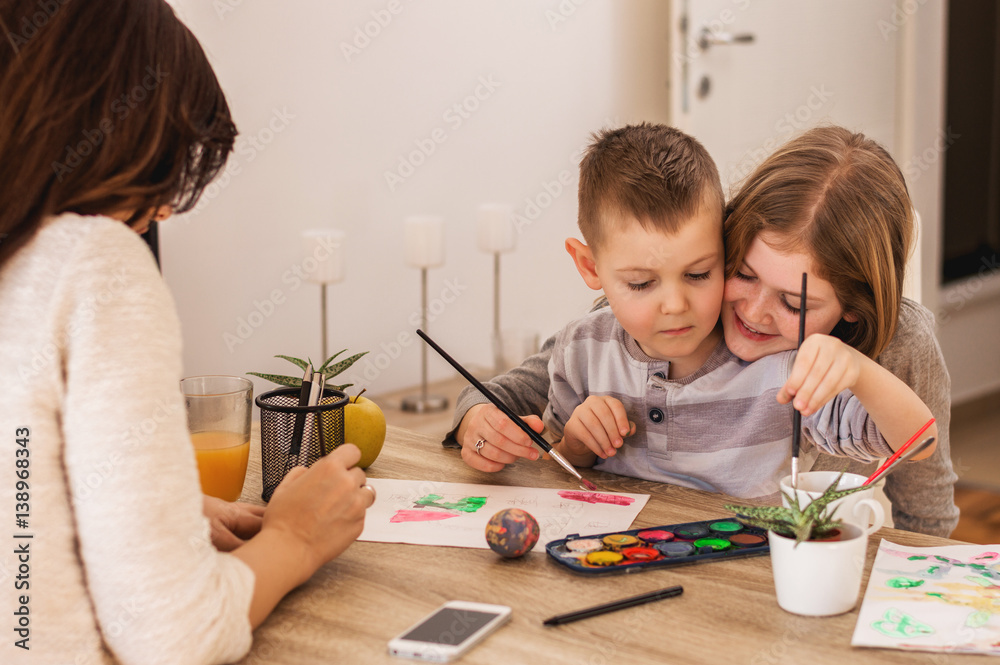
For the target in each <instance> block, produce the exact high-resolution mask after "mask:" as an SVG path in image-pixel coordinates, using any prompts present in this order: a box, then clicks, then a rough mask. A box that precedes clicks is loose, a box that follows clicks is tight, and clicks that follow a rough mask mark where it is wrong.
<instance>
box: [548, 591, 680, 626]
mask: <svg viewBox="0 0 1000 665" xmlns="http://www.w3.org/2000/svg"><path fill="white" fill-rule="evenodd" d="M682 593H684V587H682V586H672V587H668V588H666V589H660V590H659V591H650V592H649V593H644V594H642V595H639V596H632V597H631V598H622V599H621V600H615V601H612V602H610V603H605V604H604V605H598V606H596V607H589V608H587V609H585V610H577V611H576V612H570V613H568V614H560V615H558V616H554V617H551V618H549V619H546V620H545V621H543V622H542V623H543V624H545V625H546V626H558V625H560V624H563V623H569V622H570V621H579V620H580V619H589V618H590V617H596V616H600V615H601V614H607V613H608V612H615V611H617V610H624V609H626V608H628V607H635V606H637V605H643V604H645V603H651V602H653V601H656V600H663V599H664V598H673V597H674V596H679V595H681V594H682Z"/></svg>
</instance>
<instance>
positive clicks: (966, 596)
mask: <svg viewBox="0 0 1000 665" xmlns="http://www.w3.org/2000/svg"><path fill="white" fill-rule="evenodd" d="M851 644H852V645H854V646H868V647H888V648H893V649H906V650H913V651H940V652H945V653H981V654H990V655H994V656H1000V545H948V546H945V547H907V546H903V545H896V544H895V543H891V542H889V541H888V540H884V539H883V540H882V542H881V543H880V544H879V548H878V553H877V554H876V556H875V562H874V563H873V564H872V574H871V577H870V578H869V579H868V589H867V590H866V591H865V598H864V601H863V602H862V604H861V611H860V612H859V614H858V623H857V626H856V627H855V629H854V637H853V638H852V639H851Z"/></svg>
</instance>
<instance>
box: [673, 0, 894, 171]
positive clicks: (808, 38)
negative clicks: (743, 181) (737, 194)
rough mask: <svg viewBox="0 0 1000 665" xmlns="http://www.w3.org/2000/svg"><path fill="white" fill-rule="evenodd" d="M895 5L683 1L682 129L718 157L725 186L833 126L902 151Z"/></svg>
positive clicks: (859, 0)
mask: <svg viewBox="0 0 1000 665" xmlns="http://www.w3.org/2000/svg"><path fill="white" fill-rule="evenodd" d="M893 5H894V2H892V0H837V2H825V1H824V2H820V1H813V0H809V1H803V0H753V1H752V2H751V1H750V0H675V2H674V3H673V13H674V16H673V17H672V19H673V21H672V22H673V26H672V36H673V37H674V42H673V43H674V48H672V49H671V50H672V52H673V60H674V62H673V63H672V76H671V80H672V81H675V82H676V84H675V85H672V86H671V90H672V96H671V103H672V106H673V108H672V109H671V111H672V117H673V122H674V124H675V125H677V126H678V127H680V128H682V129H684V130H685V131H687V132H689V133H690V134H692V135H693V136H695V137H697V138H698V139H699V140H701V141H702V142H703V143H704V144H705V146H706V147H707V148H708V149H709V151H710V152H711V154H712V155H713V156H714V157H715V158H716V161H717V162H718V164H719V168H720V170H721V172H722V181H723V185H724V186H726V185H730V184H732V183H733V182H734V181H735V180H736V179H738V178H739V177H740V176H743V175H746V173H747V172H748V171H749V169H750V167H751V166H752V165H753V164H756V163H757V162H759V161H760V158H761V157H763V156H764V155H766V154H767V153H769V152H770V151H771V150H773V149H774V148H775V147H777V146H778V145H780V144H781V143H783V142H784V141H785V140H787V139H789V138H790V137H791V136H793V135H794V134H795V133H797V132H799V131H801V130H803V129H805V128H807V127H811V126H814V125H816V124H819V123H823V122H833V123H836V124H840V125H844V126H846V127H848V128H852V129H856V130H859V131H863V132H865V134H868V135H869V136H871V137H872V138H874V139H876V140H878V141H880V142H881V143H883V144H884V145H885V146H886V147H887V148H888V149H889V151H890V153H891V152H892V151H893V147H894V146H893V141H894V129H895V122H894V119H895V113H896V80H897V37H898V32H899V31H898V27H897V26H895V25H894V24H893V23H892V22H891V21H892V17H893V13H892V12H893Z"/></svg>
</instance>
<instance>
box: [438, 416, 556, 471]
mask: <svg viewBox="0 0 1000 665" xmlns="http://www.w3.org/2000/svg"><path fill="white" fill-rule="evenodd" d="M521 419H522V420H523V421H524V422H526V423H527V424H528V425H529V426H530V427H531V429H533V430H535V431H536V432H538V433H541V431H542V430H543V429H545V425H544V424H543V423H542V419H541V418H539V417H538V416H522V417H521ZM455 438H456V439H457V440H458V442H459V443H461V444H462V459H463V460H464V461H465V463H466V464H468V465H469V466H471V467H472V468H473V469H478V470H479V471H500V470H501V469H503V468H504V467H505V466H507V465H508V464H513V463H514V462H516V461H517V460H519V459H522V458H523V459H529V460H536V459H538V455H539V452H538V449H537V448H535V445H534V444H533V443H532V441H531V438H530V437H529V436H528V435H527V434H525V433H524V432H523V431H522V430H521V428H520V427H518V426H517V425H515V424H514V423H513V422H511V420H510V418H508V417H507V416H505V415H504V414H503V412H502V411H501V410H500V409H498V408H496V407H495V406H493V405H492V404H477V405H476V406H474V407H472V408H471V409H469V410H468V411H467V412H466V414H465V417H464V418H462V422H461V423H460V424H459V426H458V430H457V431H456V432H455ZM479 441H483V444H482V445H480V446H479V447H478V448H477V447H476V445H477V444H478V443H479Z"/></svg>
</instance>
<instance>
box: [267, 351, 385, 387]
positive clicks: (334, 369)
mask: <svg viewBox="0 0 1000 665" xmlns="http://www.w3.org/2000/svg"><path fill="white" fill-rule="evenodd" d="M344 351H347V349H343V350H341V351H337V352H336V353H335V354H333V355H332V356H330V357H329V358H327V359H326V362H324V363H323V364H322V365H320V367H319V369H316V370H313V371H314V373H316V374H322V375H323V376H325V377H326V379H327V381H329V380H330V378H331V377H334V376H337V375H338V374H340V373H341V372H343V371H344V370H345V369H347V368H348V367H350V366H351V365H353V364H354V363H355V362H356V361H357V360H358V358H360V357H361V356H363V355H365V354H366V353H368V352H367V351H362V352H361V353H356V354H354V355H353V356H350V357H349V358H344V359H343V360H341V361H340V362H338V363H336V364H331V363H333V361H334V360H335V359H336V358H337V356H339V355H340V354H341V353H344ZM275 358H282V359H283V360H287V361H288V362H290V363H292V364H294V365H296V366H297V367H298V368H299V369H301V370H302V371H303V372H304V371H305V370H306V368H307V367H311V366H312V359H307V360H302V359H301V358H293V357H291V356H282V355H277V356H275ZM247 374H252V375H253V376H259V377H260V378H262V379H266V380H267V381H270V382H272V383H277V384H278V385H280V386H290V387H292V388H300V387H301V386H302V377H301V376H283V375H281V374H262V373H260V372H247ZM353 385H354V384H353V383H344V384H342V385H339V386H335V385H332V384H328V385H327V386H326V387H327V388H333V389H334V390H343V389H344V388H347V387H348V386H353Z"/></svg>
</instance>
